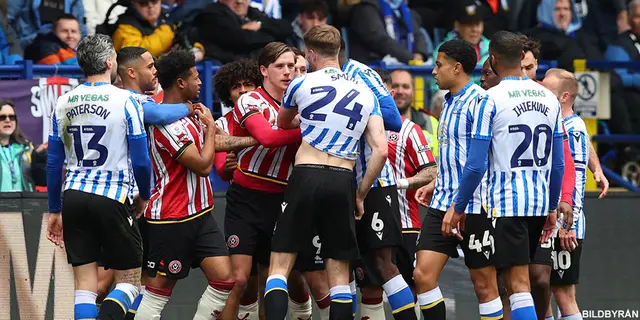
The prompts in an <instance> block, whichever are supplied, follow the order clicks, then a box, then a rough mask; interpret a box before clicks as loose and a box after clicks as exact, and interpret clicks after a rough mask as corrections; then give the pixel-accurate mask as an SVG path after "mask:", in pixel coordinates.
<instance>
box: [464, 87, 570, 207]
mask: <svg viewBox="0 0 640 320" xmlns="http://www.w3.org/2000/svg"><path fill="white" fill-rule="evenodd" d="M487 93H488V94H489V96H490V97H491V98H493V100H494V101H495V106H494V107H493V108H492V109H489V108H479V109H477V117H478V118H479V120H480V121H478V122H477V123H478V126H477V127H475V128H474V129H473V130H474V138H476V139H486V140H490V141H491V146H490V148H489V162H488V170H487V178H488V182H489V187H488V188H489V189H488V191H489V197H488V205H487V206H488V207H489V208H490V209H492V212H491V214H492V215H493V216H494V217H534V216H546V215H547V214H548V213H549V207H550V205H551V202H550V198H551V197H556V199H559V193H558V195H555V196H554V195H552V194H551V193H552V191H553V190H552V186H551V183H552V180H553V179H552V172H551V171H552V163H555V160H554V158H557V157H560V158H559V159H563V158H562V154H556V152H553V150H554V148H556V147H559V148H560V150H562V145H561V144H560V145H556V143H555V142H554V141H555V140H557V139H562V138H563V137H564V132H563V130H562V115H561V114H560V104H559V102H558V99H557V98H556V96H555V95H554V94H553V93H552V92H551V91H549V90H547V89H546V88H545V87H543V86H542V85H540V84H538V83H537V82H535V81H533V80H529V79H528V78H526V77H525V78H515V77H506V78H504V79H502V81H501V82H500V83H499V84H498V85H496V86H495V87H493V88H491V89H489V90H487ZM480 118H482V119H480ZM560 143H562V141H560ZM559 178H560V180H561V179H562V176H560V177H559ZM560 180H558V181H556V182H561V181H560ZM557 191H558V192H559V191H560V189H559V188H558V190H557ZM555 202H556V203H557V201H555Z"/></svg>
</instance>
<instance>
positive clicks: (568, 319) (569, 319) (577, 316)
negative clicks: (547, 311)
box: [560, 312, 582, 320]
mask: <svg viewBox="0 0 640 320" xmlns="http://www.w3.org/2000/svg"><path fill="white" fill-rule="evenodd" d="M560 319H562V320H582V314H581V313H580V312H578V313H574V314H570V315H568V316H562V318H560Z"/></svg>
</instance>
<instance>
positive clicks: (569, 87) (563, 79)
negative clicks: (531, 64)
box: [544, 68, 578, 100]
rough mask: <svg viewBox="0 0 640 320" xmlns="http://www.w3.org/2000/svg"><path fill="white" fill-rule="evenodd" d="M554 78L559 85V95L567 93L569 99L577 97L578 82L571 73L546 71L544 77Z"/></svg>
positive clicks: (556, 69)
mask: <svg viewBox="0 0 640 320" xmlns="http://www.w3.org/2000/svg"><path fill="white" fill-rule="evenodd" d="M550 76H552V77H556V78H558V80H560V84H559V85H558V91H559V93H563V92H568V93H569V95H571V99H574V100H575V98H576V97H577V96H578V80H576V77H575V76H574V75H573V73H571V72H569V71H567V70H565V69H560V68H551V69H549V70H547V73H545V75H544V77H545V78H546V77H550Z"/></svg>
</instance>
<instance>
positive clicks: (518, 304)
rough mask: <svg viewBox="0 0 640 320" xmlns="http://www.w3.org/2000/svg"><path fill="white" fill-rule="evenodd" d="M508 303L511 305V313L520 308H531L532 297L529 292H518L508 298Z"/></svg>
mask: <svg viewBox="0 0 640 320" xmlns="http://www.w3.org/2000/svg"><path fill="white" fill-rule="evenodd" d="M509 302H510V303H511V311H514V310H516V309H520V308H526V307H533V306H534V305H533V297H531V293H529V292H518V293H514V294H512V295H510V296H509Z"/></svg>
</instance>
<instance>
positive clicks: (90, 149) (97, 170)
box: [50, 83, 146, 203]
mask: <svg viewBox="0 0 640 320" xmlns="http://www.w3.org/2000/svg"><path fill="white" fill-rule="evenodd" d="M141 111H142V107H141V106H140V104H139V103H138V102H137V101H136V100H135V99H133V98H132V97H131V93H130V92H129V91H127V90H123V89H119V88H117V87H115V86H112V85H110V84H107V83H97V84H91V85H88V84H83V85H80V86H78V87H77V88H75V89H74V90H72V91H70V92H68V93H67V94H65V95H64V96H62V97H60V99H58V103H57V105H56V108H55V110H54V112H53V113H52V117H51V122H52V125H51V128H50V137H57V138H59V139H61V140H62V141H64V145H65V156H66V163H67V174H66V178H65V184H64V189H65V190H68V189H73V190H78V191H83V192H89V193H93V194H96V195H102V196H105V197H108V198H110V199H113V200H116V201H120V202H122V203H124V201H125V199H127V198H129V200H133V192H132V191H133V187H134V184H135V179H134V175H133V168H132V166H131V161H130V159H129V148H128V139H129V138H133V139H146V133H145V131H144V126H143V124H142V115H141Z"/></svg>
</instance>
